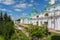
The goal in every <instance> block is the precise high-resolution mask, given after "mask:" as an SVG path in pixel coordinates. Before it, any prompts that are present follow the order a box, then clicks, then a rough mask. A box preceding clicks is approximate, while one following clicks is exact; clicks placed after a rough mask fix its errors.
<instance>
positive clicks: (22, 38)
mask: <svg viewBox="0 0 60 40" xmlns="http://www.w3.org/2000/svg"><path fill="white" fill-rule="evenodd" d="M16 32H17V34H18V35H17V34H16V33H15V34H14V35H13V36H12V37H11V40H29V38H28V37H27V36H26V35H25V34H24V33H23V32H22V31H21V30H16Z"/></svg>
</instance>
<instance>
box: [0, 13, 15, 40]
mask: <svg viewBox="0 0 60 40" xmlns="http://www.w3.org/2000/svg"><path fill="white" fill-rule="evenodd" d="M13 33H14V22H13V21H12V20H11V17H10V16H8V15H7V13H6V12H5V14H4V15H3V14H2V12H1V13H0V35H3V36H4V37H5V40H9V39H10V38H11V36H12V35H13Z"/></svg>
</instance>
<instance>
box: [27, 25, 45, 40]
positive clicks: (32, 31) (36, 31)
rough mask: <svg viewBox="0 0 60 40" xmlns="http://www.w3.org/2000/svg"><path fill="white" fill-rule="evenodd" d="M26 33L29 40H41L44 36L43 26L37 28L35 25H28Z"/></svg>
mask: <svg viewBox="0 0 60 40" xmlns="http://www.w3.org/2000/svg"><path fill="white" fill-rule="evenodd" d="M28 32H29V35H30V37H31V38H32V39H31V40H35V38H37V40H39V39H42V38H43V37H44V36H46V35H45V34H46V29H45V28H44V27H43V26H37V25H29V27H28Z"/></svg>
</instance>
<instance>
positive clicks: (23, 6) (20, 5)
mask: <svg viewBox="0 0 60 40" xmlns="http://www.w3.org/2000/svg"><path fill="white" fill-rule="evenodd" d="M31 6H33V4H26V3H21V4H17V5H14V6H13V8H17V9H19V8H27V7H31Z"/></svg>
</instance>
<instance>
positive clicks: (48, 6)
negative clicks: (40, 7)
mask: <svg viewBox="0 0 60 40" xmlns="http://www.w3.org/2000/svg"><path fill="white" fill-rule="evenodd" d="M56 5H60V2H57V3H55V4H53V5H50V4H48V5H47V7H46V8H45V10H46V9H47V8H50V7H52V6H56Z"/></svg>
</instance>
